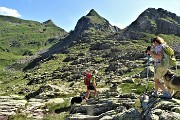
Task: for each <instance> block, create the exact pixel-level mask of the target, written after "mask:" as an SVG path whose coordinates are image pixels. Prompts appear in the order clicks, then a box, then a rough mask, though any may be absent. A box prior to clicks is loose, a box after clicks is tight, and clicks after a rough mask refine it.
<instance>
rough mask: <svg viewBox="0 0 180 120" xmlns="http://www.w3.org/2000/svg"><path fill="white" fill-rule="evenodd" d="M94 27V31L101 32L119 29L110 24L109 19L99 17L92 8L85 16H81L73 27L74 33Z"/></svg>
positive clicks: (80, 32)
mask: <svg viewBox="0 0 180 120" xmlns="http://www.w3.org/2000/svg"><path fill="white" fill-rule="evenodd" d="M90 29H92V30H93V29H95V30H96V31H103V32H106V33H108V32H110V33H111V32H118V31H120V29H119V28H118V27H116V26H112V25H111V24H110V23H109V21H107V20H106V19H105V18H103V17H101V16H100V15H99V14H98V13H97V12H96V11H95V10H94V9H92V10H91V11H90V12H89V13H88V14H87V15H86V16H83V17H81V18H80V19H79V20H78V22H77V25H76V27H75V30H74V33H75V34H77V35H78V34H82V33H84V32H85V31H86V30H90Z"/></svg>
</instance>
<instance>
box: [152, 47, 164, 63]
mask: <svg viewBox="0 0 180 120" xmlns="http://www.w3.org/2000/svg"><path fill="white" fill-rule="evenodd" d="M162 48H163V46H162V45H161V44H160V45H158V46H156V47H155V50H156V54H157V53H158V52H162ZM161 62H162V59H155V61H154V65H155V66H158V65H161Z"/></svg>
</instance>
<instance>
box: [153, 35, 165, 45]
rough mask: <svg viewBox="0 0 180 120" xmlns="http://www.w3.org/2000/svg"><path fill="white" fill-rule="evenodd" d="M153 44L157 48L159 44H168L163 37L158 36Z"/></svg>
mask: <svg viewBox="0 0 180 120" xmlns="http://www.w3.org/2000/svg"><path fill="white" fill-rule="evenodd" d="M152 43H153V45H154V46H157V45H159V44H166V42H165V41H164V39H162V38H161V37H158V36H157V37H155V38H153V39H152Z"/></svg>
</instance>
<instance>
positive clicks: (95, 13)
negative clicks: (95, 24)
mask: <svg viewBox="0 0 180 120" xmlns="http://www.w3.org/2000/svg"><path fill="white" fill-rule="evenodd" d="M86 16H100V15H99V14H98V13H97V12H96V11H95V10H94V9H91V10H90V12H89V13H88V14H87V15H86Z"/></svg>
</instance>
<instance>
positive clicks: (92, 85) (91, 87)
mask: <svg viewBox="0 0 180 120" xmlns="http://www.w3.org/2000/svg"><path fill="white" fill-rule="evenodd" d="M96 74H97V70H94V71H93V72H92V74H91V73H90V71H86V75H85V78H84V84H85V85H86V86H87V92H86V96H85V99H86V100H88V98H89V95H90V93H91V91H93V92H94V97H96V95H97V90H96V82H95V80H96V77H95V75H96Z"/></svg>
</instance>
